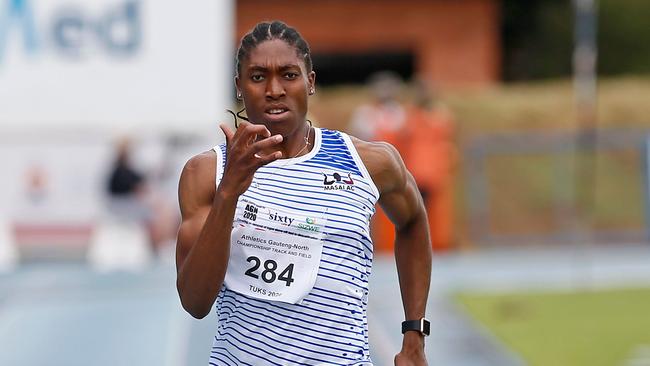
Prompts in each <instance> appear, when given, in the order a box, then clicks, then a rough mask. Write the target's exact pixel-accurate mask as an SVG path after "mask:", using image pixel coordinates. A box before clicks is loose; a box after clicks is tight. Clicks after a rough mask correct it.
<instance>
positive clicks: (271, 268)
mask: <svg viewBox="0 0 650 366" xmlns="http://www.w3.org/2000/svg"><path fill="white" fill-rule="evenodd" d="M246 261H247V262H248V263H252V264H253V266H252V267H250V268H249V269H248V270H247V271H246V272H245V274H246V276H250V277H253V278H260V277H262V281H264V282H266V283H273V282H275V281H283V282H284V283H285V284H286V285H287V287H288V286H291V283H292V282H293V281H294V279H293V263H290V264H289V265H288V266H287V267H286V268H285V269H283V270H282V272H280V274H279V275H278V274H276V273H275V270H276V269H278V263H277V262H276V261H274V260H273V259H269V260H266V261H264V270H263V271H262V273H260V274H257V272H256V271H257V270H258V269H259V268H260V265H261V264H262V260H261V259H259V258H258V257H255V256H250V257H248V258H246Z"/></svg>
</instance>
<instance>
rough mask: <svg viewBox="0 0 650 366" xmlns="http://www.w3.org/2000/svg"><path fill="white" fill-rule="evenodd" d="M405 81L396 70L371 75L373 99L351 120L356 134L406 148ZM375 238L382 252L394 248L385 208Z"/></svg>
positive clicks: (376, 218)
mask: <svg viewBox="0 0 650 366" xmlns="http://www.w3.org/2000/svg"><path fill="white" fill-rule="evenodd" d="M402 84H403V82H402V79H401V78H400V76H399V75H397V74H396V73H394V72H392V71H380V72H378V73H375V74H373V75H371V76H370V78H369V79H368V88H369V89H370V93H371V95H372V100H371V101H370V102H369V103H365V104H362V105H361V106H359V107H357V109H356V110H355V111H354V112H353V114H352V120H351V122H350V132H351V134H352V135H353V136H356V137H358V138H360V139H362V140H366V141H384V142H387V143H389V144H391V145H393V146H394V147H395V148H396V149H397V150H398V151H400V152H401V151H402V147H401V144H402V140H401V138H400V137H401V130H402V127H404V124H405V120H406V112H405V110H404V107H403V106H402V103H401V102H400V101H399V99H398V96H399V94H400V92H401V91H402ZM372 239H373V242H374V244H375V248H377V249H378V251H380V252H392V251H393V243H394V242H395V233H394V230H393V226H392V225H391V223H390V219H389V218H388V216H387V215H386V213H385V212H384V211H383V210H382V209H381V208H379V209H378V210H377V213H376V214H375V215H374V217H373V220H372Z"/></svg>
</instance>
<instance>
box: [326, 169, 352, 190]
mask: <svg viewBox="0 0 650 366" xmlns="http://www.w3.org/2000/svg"><path fill="white" fill-rule="evenodd" d="M323 177H324V178H323V189H325V190H326V191H354V180H353V179H352V173H348V174H347V176H343V175H342V174H340V173H337V172H334V173H332V174H329V175H328V174H325V173H323Z"/></svg>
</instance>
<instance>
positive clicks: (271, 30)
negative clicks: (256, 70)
mask: <svg viewBox="0 0 650 366" xmlns="http://www.w3.org/2000/svg"><path fill="white" fill-rule="evenodd" d="M274 39H280V40H283V41H284V42H286V43H287V44H288V45H290V46H292V47H294V48H295V49H296V53H297V54H298V57H302V58H303V60H304V62H305V68H306V69H307V72H309V71H312V62H311V51H310V50H309V45H308V44H307V42H306V41H305V40H304V39H303V38H302V36H301V35H300V33H298V31H297V30H295V29H294V28H292V27H289V26H288V25H286V24H285V23H283V22H281V21H278V20H275V21H273V22H270V23H269V22H261V23H257V25H256V26H255V28H253V29H252V30H251V31H250V32H248V33H246V35H244V37H243V38H242V39H241V43H240V44H239V49H238V50H237V75H239V73H240V72H241V64H242V62H243V61H244V60H245V59H246V58H247V57H248V55H249V54H250V52H251V51H252V50H253V49H254V48H255V47H257V46H258V45H259V44H260V43H262V42H264V41H270V40H274Z"/></svg>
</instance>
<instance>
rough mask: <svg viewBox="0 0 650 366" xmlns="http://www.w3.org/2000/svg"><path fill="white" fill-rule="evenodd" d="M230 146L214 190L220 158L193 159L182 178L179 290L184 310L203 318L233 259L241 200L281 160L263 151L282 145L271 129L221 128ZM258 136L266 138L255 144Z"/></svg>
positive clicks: (202, 156) (201, 156)
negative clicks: (258, 174)
mask: <svg viewBox="0 0 650 366" xmlns="http://www.w3.org/2000/svg"><path fill="white" fill-rule="evenodd" d="M222 129H223V130H224V133H225V134H226V141H227V142H228V153H227V156H228V159H227V163H226V167H225V169H224V174H223V178H222V180H221V182H220V184H219V187H218V188H215V175H216V156H215V154H214V153H213V152H205V153H202V154H199V155H197V156H195V157H193V158H192V159H190V160H189V161H188V162H187V164H186V165H185V167H184V168H183V172H182V174H181V178H180V182H179V188H178V199H179V205H180V209H181V219H182V221H181V225H180V229H179V231H178V240H177V243H176V271H177V279H176V288H177V290H178V294H179V296H180V299H181V304H182V305H183V308H184V309H185V310H186V311H187V312H188V313H190V314H191V315H192V316H193V317H195V318H198V319H200V318H203V317H205V316H206V315H207V314H208V313H209V312H210V308H211V307H212V304H214V301H215V299H216V298H217V295H218V294H219V291H220V289H221V286H222V285H223V280H224V277H225V275H226V269H227V267H228V258H229V256H230V233H231V230H232V223H233V218H234V215H235V208H236V206H237V200H238V198H239V196H240V195H241V194H243V193H244V192H245V191H246V190H247V189H248V187H249V186H250V184H251V181H252V179H253V174H254V173H255V170H257V169H258V168H259V167H260V166H262V165H264V164H267V163H269V162H271V161H273V160H276V159H278V158H279V157H281V153H279V152H274V153H271V154H269V155H265V156H261V157H259V158H258V157H256V154H257V156H259V154H258V153H259V152H260V151H261V150H262V149H268V148H270V147H273V146H274V145H276V144H278V143H280V142H281V141H282V138H281V137H279V138H278V136H272V137H269V136H270V133H269V132H268V130H267V129H266V127H264V126H261V125H252V124H249V123H242V125H241V126H240V128H238V129H237V132H236V133H234V134H233V133H232V132H231V131H230V130H229V129H227V128H226V127H224V126H222ZM257 135H262V136H264V137H266V138H265V139H263V140H261V141H257V142H255V138H256V136H257Z"/></svg>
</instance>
